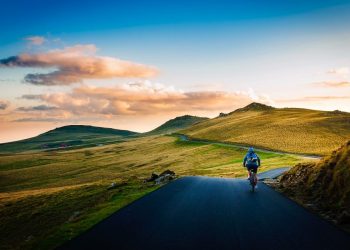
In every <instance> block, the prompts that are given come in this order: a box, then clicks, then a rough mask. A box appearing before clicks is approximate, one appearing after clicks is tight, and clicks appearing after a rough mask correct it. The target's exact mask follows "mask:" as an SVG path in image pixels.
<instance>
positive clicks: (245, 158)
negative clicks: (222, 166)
mask: <svg viewBox="0 0 350 250" xmlns="http://www.w3.org/2000/svg"><path fill="white" fill-rule="evenodd" d="M246 162H247V156H245V157H244V159H243V167H245V163H246Z"/></svg>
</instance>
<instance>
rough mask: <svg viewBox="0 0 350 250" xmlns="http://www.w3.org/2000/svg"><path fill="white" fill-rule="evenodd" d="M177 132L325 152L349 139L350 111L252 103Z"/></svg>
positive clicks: (268, 147)
mask: <svg viewBox="0 0 350 250" xmlns="http://www.w3.org/2000/svg"><path fill="white" fill-rule="evenodd" d="M180 132H181V133H184V134H186V135H188V136H190V137H193V138H199V139H208V140H219V141H226V142H233V143H238V144H243V145H255V146H259V147H262V148H267V149H274V150H278V151H285V152H292V153H306V154H320V155H325V154H327V153H328V152H331V151H332V150H334V149H336V148H338V147H339V146H340V145H342V144H344V143H345V142H346V141H347V140H348V139H350V113H346V112H340V111H333V112H327V111H318V110H308V109H297V108H281V109H279V108H273V107H270V106H266V105H263V104H259V103H252V104H250V105H248V106H247V107H245V108H242V109H238V110H236V111H234V112H231V113H229V114H227V115H223V116H220V117H217V118H214V119H210V120H207V121H204V122H201V123H199V124H197V125H194V126H192V127H190V128H188V129H185V130H182V131H180Z"/></svg>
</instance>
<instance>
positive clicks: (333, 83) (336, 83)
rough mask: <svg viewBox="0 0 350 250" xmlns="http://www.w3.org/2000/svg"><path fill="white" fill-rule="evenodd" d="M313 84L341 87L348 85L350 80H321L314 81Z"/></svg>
mask: <svg viewBox="0 0 350 250" xmlns="http://www.w3.org/2000/svg"><path fill="white" fill-rule="evenodd" d="M314 85H317V86H322V87H326V88H343V87H350V82H348V81H323V82H317V83H314Z"/></svg>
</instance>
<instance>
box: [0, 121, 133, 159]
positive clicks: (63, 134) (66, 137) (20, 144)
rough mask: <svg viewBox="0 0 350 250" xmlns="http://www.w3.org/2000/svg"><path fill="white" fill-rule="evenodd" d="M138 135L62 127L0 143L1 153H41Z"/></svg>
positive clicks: (109, 130) (116, 131)
mask: <svg viewBox="0 0 350 250" xmlns="http://www.w3.org/2000/svg"><path fill="white" fill-rule="evenodd" d="M136 135H138V133H135V132H131V131H127V130H118V129H111V128H101V127H93V126H83V125H71V126H64V127H60V128H56V129H53V130H50V131H48V132H46V133H43V134H41V135H38V136H36V137H33V138H29V139H25V140H21V141H15V142H9V143H2V144H0V152H1V153H18V152H25V151H30V150H31V151H42V150H51V149H57V148H63V147H64V148H72V147H74V148H78V147H91V146H97V145H101V144H107V143H110V142H116V141H123V140H124V139H126V138H129V137H132V136H136Z"/></svg>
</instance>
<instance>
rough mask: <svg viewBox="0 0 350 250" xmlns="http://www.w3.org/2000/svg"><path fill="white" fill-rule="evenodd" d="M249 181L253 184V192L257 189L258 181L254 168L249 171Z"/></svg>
mask: <svg viewBox="0 0 350 250" xmlns="http://www.w3.org/2000/svg"><path fill="white" fill-rule="evenodd" d="M249 182H250V185H251V186H252V192H254V191H255V186H256V183H257V178H256V173H254V172H253V171H252V170H250V171H249Z"/></svg>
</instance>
